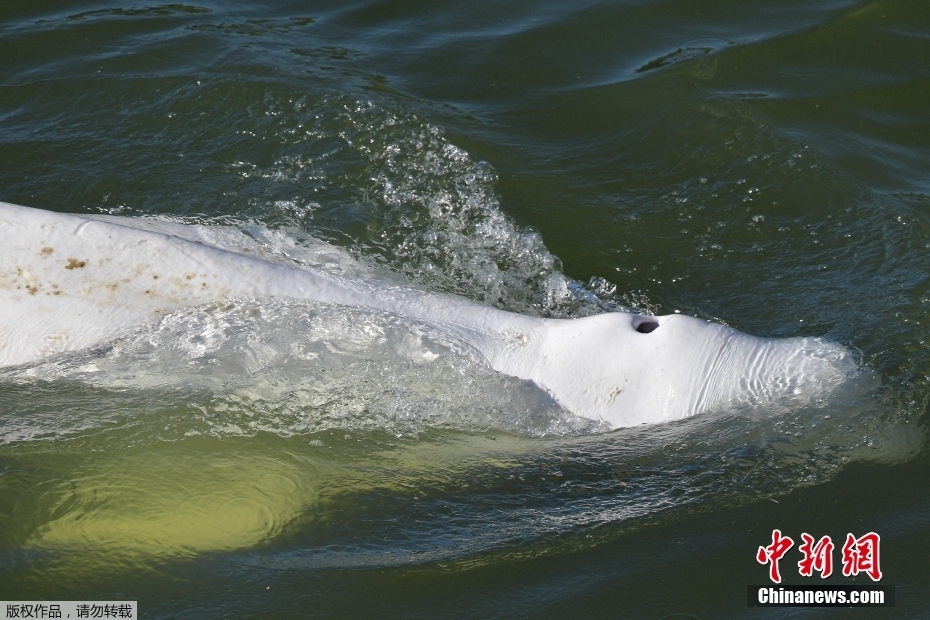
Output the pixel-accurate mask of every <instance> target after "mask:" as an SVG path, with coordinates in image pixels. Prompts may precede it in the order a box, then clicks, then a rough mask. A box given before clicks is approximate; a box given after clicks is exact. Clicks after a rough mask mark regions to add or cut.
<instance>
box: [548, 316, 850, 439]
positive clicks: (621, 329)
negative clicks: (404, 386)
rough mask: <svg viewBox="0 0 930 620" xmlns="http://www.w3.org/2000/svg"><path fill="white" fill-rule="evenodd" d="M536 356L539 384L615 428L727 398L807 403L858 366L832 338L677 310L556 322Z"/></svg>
mask: <svg viewBox="0 0 930 620" xmlns="http://www.w3.org/2000/svg"><path fill="white" fill-rule="evenodd" d="M540 354H541V358H540V359H539V363H538V364H537V365H536V368H535V372H534V373H533V374H535V375H537V376H536V377H534V379H535V380H536V382H537V383H539V384H540V385H542V386H543V387H545V388H546V389H548V390H549V391H550V392H551V393H552V395H553V396H554V397H555V398H556V400H557V401H559V403H560V404H562V405H563V406H564V407H566V408H567V409H569V410H570V411H572V412H573V413H575V414H577V415H581V416H584V417H589V418H595V419H601V420H604V421H605V422H607V423H609V424H611V425H612V426H613V427H615V428H616V427H625V426H634V425H637V424H642V423H651V422H660V421H666V420H675V419H679V418H683V417H687V416H691V415H694V414H697V413H701V412H704V411H710V410H715V409H721V408H723V407H725V406H727V405H738V404H760V405H762V404H766V403H771V402H774V401H777V400H779V399H782V398H786V399H795V400H800V401H806V400H807V399H810V398H817V397H819V396H822V395H824V394H826V393H828V392H829V391H830V390H832V389H834V388H835V387H836V386H838V385H839V384H841V383H843V382H844V381H846V380H847V379H848V378H850V377H851V376H852V375H854V374H855V373H856V364H855V361H854V360H853V357H852V355H851V354H850V353H849V351H847V350H846V349H845V348H843V347H842V346H840V345H838V344H834V343H830V342H827V341H824V340H821V339H819V338H784V339H775V338H757V337H755V336H750V335H748V334H744V333H742V332H739V331H737V330H735V329H732V328H730V327H727V326H725V325H720V324H718V323H710V322H708V321H705V320H702V319H697V318H694V317H690V316H684V315H679V314H673V315H667V316H645V315H637V314H628V313H619V312H615V313H607V314H601V315H597V316H593V317H587V318H583V319H577V320H574V321H553V322H551V323H550V324H549V326H548V330H547V333H546V336H545V337H544V339H543V340H542V342H541V343H540Z"/></svg>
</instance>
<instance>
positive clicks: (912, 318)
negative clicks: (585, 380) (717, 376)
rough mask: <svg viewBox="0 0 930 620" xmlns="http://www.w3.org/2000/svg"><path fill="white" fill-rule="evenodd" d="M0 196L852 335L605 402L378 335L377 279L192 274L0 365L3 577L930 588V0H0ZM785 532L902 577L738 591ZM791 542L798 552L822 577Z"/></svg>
mask: <svg viewBox="0 0 930 620" xmlns="http://www.w3.org/2000/svg"><path fill="white" fill-rule="evenodd" d="M0 200H2V201H6V202H12V203H17V204H22V205H27V206H32V207H40V208H46V209H52V210H57V211H64V212H74V213H109V214H117V215H126V216H147V217H159V218H162V219H170V220H172V221H181V222H186V223H195V224H201V225H207V226H232V227H235V228H238V229H240V230H244V231H246V232H247V233H248V234H249V235H251V236H252V237H253V238H254V239H255V240H256V242H257V243H260V244H263V245H265V246H266V247H268V248H272V249H273V250H274V251H276V252H279V253H281V255H282V256H286V257H290V258H292V259H293V260H297V261H301V260H304V261H310V260H312V261H316V262H317V263H323V264H330V265H331V266H332V268H333V269H353V268H355V267H353V265H358V264H360V265H362V266H363V267H364V269H365V270H370V271H372V270H373V271H377V270H382V271H384V272H386V274H395V275H393V276H390V275H389V276H387V277H400V278H406V279H409V280H412V281H414V282H416V283H418V285H421V286H423V287H427V288H429V289H432V290H437V291H446V292H453V293H457V294H461V295H465V296H468V297H471V298H474V299H479V300H481V301H484V302H487V303H490V304H494V305H496V306H498V307H501V308H506V309H509V310H514V311H518V312H523V313H528V314H537V315H543V316H555V317H577V316H584V315H587V314H592V313H595V312H602V311H608V310H622V309H634V310H637V311H645V312H651V313H657V314H667V313H672V312H675V311H679V312H683V313H686V314H693V315H697V316H700V317H705V318H708V319H713V320H717V321H722V322H725V323H727V324H728V325H731V326H733V327H736V328H738V329H740V330H743V331H746V332H749V333H751V334H755V335H759V336H774V337H789V336H820V337H824V338H827V339H829V340H832V341H836V342H840V343H842V344H843V345H844V346H846V347H848V348H850V349H851V350H853V351H854V352H855V354H856V356H857V358H858V359H859V363H860V366H861V367H862V369H863V372H862V379H861V381H860V383H859V385H858V388H857V389H849V390H846V391H841V392H840V393H838V394H836V395H834V396H833V397H832V398H830V399H827V400H825V401H822V402H817V403H811V404H808V405H806V406H804V407H795V408H787V409H784V408H782V409H771V408H770V409H768V410H751V409H749V410H746V409H744V410H739V411H725V412H720V413H717V414H713V415H706V416H697V417H696V418H693V419H690V420H685V421H681V422H677V423H672V424H665V425H659V426H654V427H648V428H646V427H644V428H637V429H626V430H620V431H614V432H610V433H604V432H603V431H602V429H599V428H598V427H596V426H595V425H591V424H585V423H584V422H583V421H580V420H577V419H574V418H572V417H571V416H570V415H568V414H567V413H566V412H564V411H561V410H559V409H558V407H557V406H555V405H554V404H553V403H552V402H550V401H548V400H547V399H546V398H545V396H544V395H541V394H539V393H538V392H537V391H534V390H532V389H531V388H529V387H527V386H524V385H522V384H520V383H519V382H517V381H515V380H511V379H509V378H507V377H501V376H498V375H496V374H495V373H493V372H490V371H488V370H487V369H485V368H481V367H479V366H476V365H475V364H473V363H470V362H467V360H464V359H462V358H460V357H459V356H457V355H456V354H455V353H454V351H453V352H450V351H445V350H442V351H439V349H437V351H439V358H438V359H437V360H436V361H435V362H430V363H426V362H417V361H411V360H409V359H404V358H401V357H398V356H397V355H396V354H393V353H392V352H391V350H390V348H389V347H386V345H385V344H384V343H385V342H387V341H389V340H390V339H391V338H392V337H394V336H392V334H394V335H396V334H397V333H400V332H403V329H401V328H402V327H403V326H400V327H398V325H396V324H394V323H392V322H391V321H390V320H387V319H385V318H384V317H382V316H375V315H371V314H368V313H366V312H363V311H354V310H351V309H339V308H326V307H317V306H314V305H312V304H298V303H290V302H284V301H280V300H277V301H276V300H245V301H242V300H240V301H237V302H236V304H233V305H231V306H229V307H226V308H221V307H211V308H199V309H189V310H184V311H179V312H178V313H175V314H174V315H172V316H170V317H166V319H165V320H164V321H162V322H160V323H158V324H152V325H144V326H140V327H139V328H138V329H137V330H135V331H133V332H132V333H129V334H125V335H123V336H121V337H120V338H118V339H117V340H116V341H114V342H111V343H104V344H103V345H102V346H100V347H97V348H94V349H93V350H89V351H81V352H75V353H72V354H66V355H63V356H60V357H57V358H54V359H52V360H49V361H48V362H46V363H40V364H37V365H33V366H30V367H26V368H13V369H5V370H2V371H0V599H5V600H8V599H36V600H83V599H87V600H94V599H98V600H104V599H107V600H138V601H139V608H140V611H141V617H143V618H203V617H206V618H226V617H229V618H239V617H243V618H275V617H280V618H290V617H329V618H367V617H372V618H374V617H377V618H388V617H402V618H410V617H423V618H449V617H454V618H492V617H501V618H550V617H551V618H566V617H567V618H574V617H578V618H601V617H603V618H722V617H747V618H749V617H751V618H763V617H764V618H782V617H847V616H849V615H853V614H858V615H860V616H862V617H870V618H871V617H890V618H897V617H901V618H916V617H930V612H928V609H930V585H928V584H930V566H928V564H927V562H926V558H927V557H928V554H930V476H928V475H927V468H928V467H930V450H928V445H927V437H926V433H927V425H928V420H930V418H928V402H930V400H928V399H930V383H928V381H927V376H928V371H930V351H928V347H927V345H928V341H930V327H928V310H930V308H928V304H930V278H928V276H927V274H928V271H930V269H928V265H930V258H928V257H930V4H927V3H925V2H915V1H911V2H904V1H903V0H899V1H896V2H895V1H888V2H874V3H870V2H852V1H849V2H841V1H826V0H823V1H820V2H789V1H782V2H774V1H772V2H735V1H733V0H718V1H713V2H685V1H683V0H679V1H664V2H658V1H653V2H632V1H631V2H613V3H604V2H585V3H565V2H507V3H503V2H498V3H484V2H472V3H463V2H432V3H427V2H415V1H411V2H401V1H380V2H379V1H376V0H362V1H359V2H341V3H337V2H318V3H299V2H286V1H275V2H264V3H259V2H239V3H221V2H205V3H200V4H192V5H184V4H161V5H155V4H153V5H146V4H143V3H135V4H133V3H127V2H105V1H103V0H94V1H81V2H78V1H74V2H67V3H66V2H44V3H37V2H28V3H27V2H22V1H20V0H5V2H4V3H3V4H2V6H0ZM353 259H354V260H353ZM354 261H358V263H356V262H354ZM366 273H368V272H366ZM2 311H3V309H2V308H0V312H2ZM398 330H400V332H399V331H398ZM853 387H854V388H855V387H856V386H853ZM774 528H779V529H781V530H782V531H783V532H785V533H786V534H789V535H790V536H792V537H793V538H794V539H795V540H800V534H801V532H810V533H811V534H814V535H815V536H817V537H819V536H823V535H830V536H831V537H832V538H833V540H834V541H842V540H843V539H844V538H845V535H846V533H847V532H852V533H854V534H856V535H862V534H864V533H866V532H868V531H875V532H877V533H879V534H880V535H881V537H882V538H881V541H882V542H881V545H882V547H881V563H882V571H883V573H884V578H883V579H882V584H886V585H895V586H896V587H897V606H896V607H895V608H893V609H871V610H864V611H861V612H850V611H849V610H847V609H809V610H798V609H794V610H793V609H752V608H747V607H746V602H745V600H746V599H745V597H746V586H747V585H749V584H761V583H764V582H765V579H766V575H767V572H766V567H763V566H761V565H760V564H758V563H757V562H756V560H755V553H756V550H757V548H758V547H759V546H760V545H766V544H768V543H770V542H771V532H772V530H773V529H774ZM840 544H841V543H840ZM795 556H797V557H795ZM799 557H800V555H799V554H797V553H796V550H792V551H791V552H790V553H789V555H788V556H786V558H785V560H783V561H782V573H783V574H784V575H785V582H786V583H797V584H812V583H817V582H819V581H820V579H819V578H804V577H800V576H799V575H798V574H797V571H796V569H795V568H794V565H795V563H796V561H797V559H799ZM834 562H835V563H836V566H837V567H838V566H839V551H836V552H835V556H834ZM826 582H827V583H835V584H853V583H854V584H863V583H869V581H868V578H867V577H863V576H862V575H860V576H859V577H857V578H855V579H853V578H849V577H843V576H842V575H841V574H839V570H837V571H836V572H835V573H834V575H833V576H832V577H830V578H829V579H828V580H826Z"/></svg>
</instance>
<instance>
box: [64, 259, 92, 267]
mask: <svg viewBox="0 0 930 620" xmlns="http://www.w3.org/2000/svg"><path fill="white" fill-rule="evenodd" d="M86 264H87V263H86V262H84V261H82V260H78V259H76V258H69V259H68V264H67V265H65V269H81V268H83V267H84V265H86Z"/></svg>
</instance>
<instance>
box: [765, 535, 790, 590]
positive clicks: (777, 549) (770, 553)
mask: <svg viewBox="0 0 930 620" xmlns="http://www.w3.org/2000/svg"><path fill="white" fill-rule="evenodd" d="M792 546H794V541H793V540H791V539H790V538H788V537H787V536H785V537H782V535H781V530H772V544H771V545H769V546H768V547H759V551H758V552H756V560H757V561H758V562H759V564H771V566H769V579H771V580H772V581H774V582H775V583H781V574H780V573H779V572H778V560H780V559H782V557H783V556H784V555H785V554H786V553H788V549H790V548H791V547H792Z"/></svg>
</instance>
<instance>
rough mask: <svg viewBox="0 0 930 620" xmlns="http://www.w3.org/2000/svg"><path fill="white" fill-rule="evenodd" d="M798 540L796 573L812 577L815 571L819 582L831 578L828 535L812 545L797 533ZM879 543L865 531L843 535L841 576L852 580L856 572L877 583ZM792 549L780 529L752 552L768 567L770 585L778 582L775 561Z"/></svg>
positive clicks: (876, 536)
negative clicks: (769, 542) (858, 536)
mask: <svg viewBox="0 0 930 620" xmlns="http://www.w3.org/2000/svg"><path fill="white" fill-rule="evenodd" d="M801 540H802V541H803V542H802V543H801V544H800V545H799V546H798V551H800V552H801V555H802V556H804V557H802V558H801V561H800V562H798V573H800V574H801V576H802V577H812V576H813V575H814V571H817V572H818V573H820V577H821V579H826V578H827V577H829V576H830V575H832V574H833V549H834V545H833V540H832V539H831V538H830V537H829V536H824V537H823V538H821V539H820V540H817V541H816V542H815V539H814V537H813V536H811V535H810V534H808V533H807V532H804V533H803V534H801ZM880 542H881V537H880V536H879V535H878V534H876V533H875V532H869V533H868V534H866V535H864V536H862V537H860V538H856V537H855V536H853V535H852V534H847V535H846V544H844V545H843V550H842V553H843V575H844V576H845V577H854V576H856V575H858V574H859V573H865V574H866V575H868V576H869V577H870V578H871V579H872V581H880V580H881V578H882V571H881V568H880V566H879V562H878V555H879V543H880ZM793 546H794V541H793V540H792V539H791V538H790V537H788V536H783V535H782V533H781V530H772V544H770V545H768V546H767V547H759V550H758V551H757V552H756V561H757V562H759V564H768V565H769V579H771V580H772V581H773V582H774V583H781V573H780V572H779V569H778V561H779V560H781V559H782V558H783V557H785V554H786V553H788V550H790V549H791V547H793Z"/></svg>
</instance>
